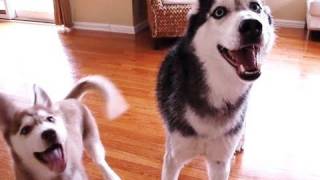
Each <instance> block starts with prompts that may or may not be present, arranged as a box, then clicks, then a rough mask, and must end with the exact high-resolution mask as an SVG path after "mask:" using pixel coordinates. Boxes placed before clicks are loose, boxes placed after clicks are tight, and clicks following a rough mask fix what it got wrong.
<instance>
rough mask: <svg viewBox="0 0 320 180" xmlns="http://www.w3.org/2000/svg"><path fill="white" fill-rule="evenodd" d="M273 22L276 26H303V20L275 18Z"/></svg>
mask: <svg viewBox="0 0 320 180" xmlns="http://www.w3.org/2000/svg"><path fill="white" fill-rule="evenodd" d="M275 24H276V26H278V27H286V28H300V29H301V28H304V26H305V22H304V21H293V20H286V19H275Z"/></svg>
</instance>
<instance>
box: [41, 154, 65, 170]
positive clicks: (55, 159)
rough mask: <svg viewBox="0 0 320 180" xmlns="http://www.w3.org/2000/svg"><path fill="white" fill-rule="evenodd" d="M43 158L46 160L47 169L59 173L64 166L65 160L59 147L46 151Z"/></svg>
mask: <svg viewBox="0 0 320 180" xmlns="http://www.w3.org/2000/svg"><path fill="white" fill-rule="evenodd" d="M43 158H44V159H45V160H46V161H47V162H48V166H49V169H50V170H52V171H55V172H58V173H61V172H63V171H64V170H65V168H66V162H65V160H64V158H63V154H62V152H61V149H60V148H57V149H55V150H53V151H52V152H50V153H47V154H46V155H44V156H43Z"/></svg>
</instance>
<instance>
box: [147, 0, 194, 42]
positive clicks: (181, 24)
mask: <svg viewBox="0 0 320 180" xmlns="http://www.w3.org/2000/svg"><path fill="white" fill-rule="evenodd" d="M147 6H148V21H149V26H150V29H151V33H152V37H153V38H161V37H181V36H182V35H183V34H184V32H185V28H186V26H187V14H188V12H189V10H190V9H191V4H168V5H167V4H163V3H162V0H147Z"/></svg>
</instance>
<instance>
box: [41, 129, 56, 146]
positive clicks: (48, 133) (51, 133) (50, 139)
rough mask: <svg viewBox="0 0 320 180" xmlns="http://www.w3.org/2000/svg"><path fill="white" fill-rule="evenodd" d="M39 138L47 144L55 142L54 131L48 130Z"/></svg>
mask: <svg viewBox="0 0 320 180" xmlns="http://www.w3.org/2000/svg"><path fill="white" fill-rule="evenodd" d="M41 138H42V139H43V140H45V141H47V142H50V143H54V142H56V141H57V134H56V132H55V131H54V130H52V129H49V130H46V131H44V132H42V134H41Z"/></svg>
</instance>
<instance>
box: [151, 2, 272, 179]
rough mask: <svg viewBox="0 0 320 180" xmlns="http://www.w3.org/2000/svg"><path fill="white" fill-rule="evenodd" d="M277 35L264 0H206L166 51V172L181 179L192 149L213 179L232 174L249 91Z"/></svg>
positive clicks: (162, 89) (162, 82) (162, 76)
mask: <svg viewBox="0 0 320 180" xmlns="http://www.w3.org/2000/svg"><path fill="white" fill-rule="evenodd" d="M274 39H275V35H274V26H273V22H272V18H271V15H270V9H269V8H268V7H267V6H266V5H265V4H264V2H263V1H262V0H199V1H198V2H197V4H196V6H195V8H194V9H193V10H192V11H191V13H190V17H189V26H188V29H187V31H186V35H185V36H184V37H183V38H182V39H181V41H180V42H179V43H178V44H177V45H176V47H175V48H173V49H172V50H171V51H170V52H169V54H168V55H167V57H166V59H165V61H164V62H163V64H162V66H161V69H160V72H159V75H158V84H157V97H158V103H159V108H160V111H161V114H162V116H163V119H164V121H165V123H166V125H167V126H166V127H167V139H166V153H165V156H164V164H163V169H162V180H175V179H177V178H178V176H179V172H180V170H181V168H182V167H183V165H184V164H185V163H187V162H188V161H189V160H191V159H192V158H193V157H195V156H198V155H202V156H204V157H205V158H206V159H207V162H208V163H207V164H208V174H209V179H212V180H225V179H228V176H229V172H230V161H231V159H232V156H233V154H234V152H235V150H236V148H237V146H238V143H239V141H240V138H241V136H242V133H243V126H244V116H245V112H246V104H247V96H248V93H249V91H250V88H251V85H252V82H253V81H254V80H256V79H257V78H258V77H259V76H260V74H261V71H260V67H261V63H262V60H263V59H264V57H265V56H266V54H267V53H268V52H269V51H270V49H271V48H272V45H273V42H274Z"/></svg>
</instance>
